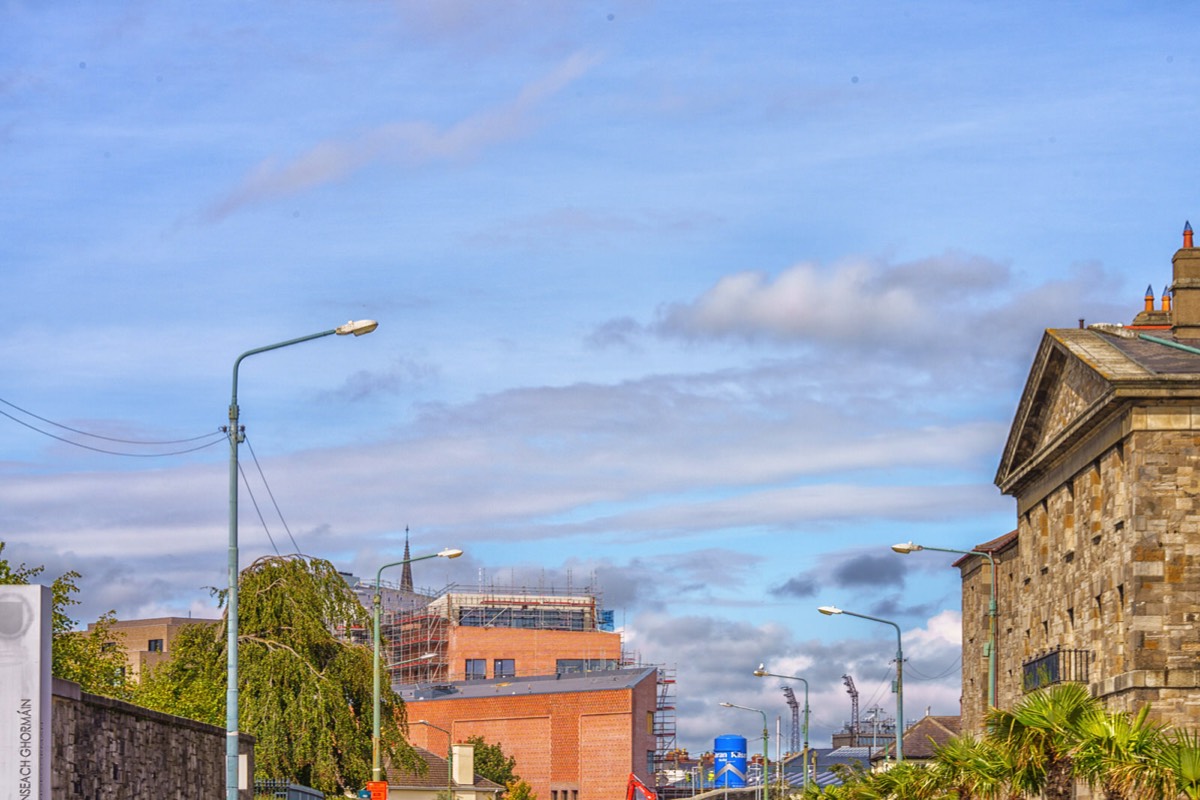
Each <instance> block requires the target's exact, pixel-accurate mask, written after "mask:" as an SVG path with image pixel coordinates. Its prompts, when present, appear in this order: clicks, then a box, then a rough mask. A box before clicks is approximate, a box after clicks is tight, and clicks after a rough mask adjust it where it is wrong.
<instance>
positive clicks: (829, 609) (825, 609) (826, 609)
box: [817, 606, 842, 616]
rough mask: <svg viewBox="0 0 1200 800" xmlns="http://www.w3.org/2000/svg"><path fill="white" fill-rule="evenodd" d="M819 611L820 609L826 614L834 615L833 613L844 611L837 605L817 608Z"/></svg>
mask: <svg viewBox="0 0 1200 800" xmlns="http://www.w3.org/2000/svg"><path fill="white" fill-rule="evenodd" d="M817 611H820V612H821V613H822V614H824V615H825V616H832V615H833V614H840V613H842V610H841V609H840V608H838V607H837V606H821V607H820V608H818V609H817Z"/></svg>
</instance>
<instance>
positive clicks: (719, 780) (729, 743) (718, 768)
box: [713, 733, 746, 789]
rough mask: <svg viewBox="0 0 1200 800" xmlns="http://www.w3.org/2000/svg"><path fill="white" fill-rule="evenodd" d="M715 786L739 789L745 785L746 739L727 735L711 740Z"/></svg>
mask: <svg viewBox="0 0 1200 800" xmlns="http://www.w3.org/2000/svg"><path fill="white" fill-rule="evenodd" d="M713 772H714V773H715V782H714V785H715V786H725V787H728V788H730V789H740V788H742V787H743V786H745V785H746V737H745V736H737V735H735V734H731V733H727V734H725V735H724V736H718V737H717V738H716V739H714V740H713Z"/></svg>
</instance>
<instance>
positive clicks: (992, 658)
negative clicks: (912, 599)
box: [892, 542, 996, 708]
mask: <svg viewBox="0 0 1200 800" xmlns="http://www.w3.org/2000/svg"><path fill="white" fill-rule="evenodd" d="M892 549H893V550H895V551H896V552H897V553H902V554H904V555H907V554H909V553H915V552H917V551H918V550H936V551H937V552H939V553H961V554H962V555H965V556H985V557H986V558H987V560H988V564H989V566H990V568H991V570H992V592H991V595H992V596H991V598H990V599H989V601H988V643H987V656H988V708H995V707H996V559H995V558H994V557H993V556H992V554H991V553H989V552H986V551H984V550H955V549H954V548H953V547H930V546H928V545H920V544H915V543H913V542H903V543H901V544H894V545H892Z"/></svg>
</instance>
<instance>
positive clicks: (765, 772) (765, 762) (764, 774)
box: [720, 703, 771, 800]
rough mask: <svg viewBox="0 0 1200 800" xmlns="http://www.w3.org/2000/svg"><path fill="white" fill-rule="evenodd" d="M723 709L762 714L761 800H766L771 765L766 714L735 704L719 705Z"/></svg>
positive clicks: (758, 709)
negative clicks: (769, 766) (738, 709)
mask: <svg viewBox="0 0 1200 800" xmlns="http://www.w3.org/2000/svg"><path fill="white" fill-rule="evenodd" d="M720 705H722V706H724V707H725V708H740V709H741V710H742V711H757V712H758V713H759V714H762V718H763V772H762V796H763V800H767V777H768V776H769V775H770V772H769V771H768V765H769V764H770V763H771V762H770V760H769V759H768V756H769V750H768V749H767V736H768V735H769V734H768V731H767V712H765V711H763V710H762V709H761V708H750V707H749V706H739V705H737V704H736V703H721V704H720Z"/></svg>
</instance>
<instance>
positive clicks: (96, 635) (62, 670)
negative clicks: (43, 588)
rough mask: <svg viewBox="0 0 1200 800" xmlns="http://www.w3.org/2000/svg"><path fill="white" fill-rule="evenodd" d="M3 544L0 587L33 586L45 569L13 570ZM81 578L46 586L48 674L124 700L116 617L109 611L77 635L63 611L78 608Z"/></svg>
mask: <svg viewBox="0 0 1200 800" xmlns="http://www.w3.org/2000/svg"><path fill="white" fill-rule="evenodd" d="M4 546H5V543H4V542H0V584H7V585H13V584H19V585H27V584H30V583H33V579H34V578H37V577H38V576H39V575H41V574H42V573H43V572H45V570H46V568H45V567H40V566H39V567H27V566H25V565H24V564H20V565H19V566H17V567H13V566H12V565H11V564H10V563H9V562H8V559H6V558H4V557H3V555H4ZM80 577H82V576H81V575H80V574H79V573H78V572H75V571H74V570H71V571H70V572H66V573H64V574H62V575H60V576H59V577H57V578H55V579H54V581H53V582H52V583H51V584H50V597H51V609H52V611H51V622H50V634H51V644H50V649H51V672H52V673H53V675H54V677H56V678H62V679H64V680H68V681H74V682H75V683H78V684H79V686H80V688H81V689H83V691H85V692H91V693H92V694H101V695H106V696H108V697H117V698H125V697H127V696H128V695H129V682H128V679H127V678H126V675H125V670H126V662H125V652H124V650H122V649H121V648H120V647H116V646H114V645H115V644H117V643H119V642H120V639H121V638H122V637H121V634H120V633H119V632H118V631H115V630H113V627H112V626H113V623H114V622H116V617H115V616H114V614H113V612H112V611H108V612H106V613H105V614H103V615H101V617H100V620H99V621H98V622H97V623H96V624H94V625H93V626H92V629H91V630H90V631H87V630H84V631H77V630H76V629H75V626H76V624H77V623H76V622H75V620H74V619H72V618H71V616H70V614H68V613H67V609H68V608H70V607H71V606H73V605H78V603H79V601H78V600H76V599H75V597H74V595H75V594H77V593H78V592H79V587H78V586H76V585H75V581H77V580H79V578H80Z"/></svg>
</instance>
